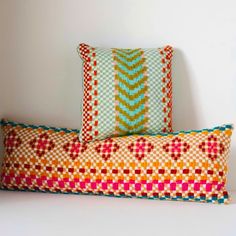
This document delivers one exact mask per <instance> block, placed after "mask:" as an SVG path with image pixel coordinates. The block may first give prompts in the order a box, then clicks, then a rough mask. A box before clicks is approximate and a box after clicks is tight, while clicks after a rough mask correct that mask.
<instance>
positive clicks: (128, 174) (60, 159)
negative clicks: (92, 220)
mask: <svg viewBox="0 0 236 236" xmlns="http://www.w3.org/2000/svg"><path fill="white" fill-rule="evenodd" d="M2 129H3V134H4V147H5V155H4V159H3V164H2V173H1V187H2V188H3V189H9V190H31V191H50V192H62V193H84V194H89V193H92V194H102V195H109V196H118V197H119V196H126V197H141V198H151V199H161V200H164V199H167V200H184V201H199V202H213V203H228V201H229V197H228V193H227V191H226V189H225V183H226V174H227V159H228V154H229V146H230V137H231V133H232V126H231V125H224V126H221V127H216V128H213V129H205V130H195V131H194V130H193V131H187V132H178V133H170V134H165V133H159V134H157V135H153V136H147V135H130V136H125V137H116V138H109V139H105V140H102V141H95V142H90V143H81V142H79V140H78V131H76V130H69V129H60V128H51V127H44V126H39V127H38V126H32V125H25V124H18V123H14V122H8V121H3V122H2Z"/></svg>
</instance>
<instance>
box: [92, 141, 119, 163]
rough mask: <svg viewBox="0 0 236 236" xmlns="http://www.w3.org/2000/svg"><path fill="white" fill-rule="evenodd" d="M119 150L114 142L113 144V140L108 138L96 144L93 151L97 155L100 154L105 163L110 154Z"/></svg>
mask: <svg viewBox="0 0 236 236" xmlns="http://www.w3.org/2000/svg"><path fill="white" fill-rule="evenodd" d="M119 148H120V146H119V145H118V144H117V143H116V142H114V140H113V139H111V138H110V139H106V140H104V142H102V143H100V144H98V145H97V146H96V147H95V150H96V152H97V153H100V154H101V156H102V158H103V159H104V160H105V161H107V160H108V159H109V158H110V157H111V154H112V153H115V152H117V151H118V149H119Z"/></svg>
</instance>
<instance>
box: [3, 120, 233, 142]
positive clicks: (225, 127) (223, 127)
mask: <svg viewBox="0 0 236 236" xmlns="http://www.w3.org/2000/svg"><path fill="white" fill-rule="evenodd" d="M7 125H12V126H13V127H16V126H19V127H22V128H31V129H40V128H41V129H45V130H53V131H55V132H65V133H79V132H80V130H79V129H68V128H58V127H52V126H45V125H30V124H25V123H19V122H14V121H9V120H6V119H2V120H1V121H0V126H3V127H4V126H7ZM233 129H234V126H233V124H223V125H218V126H215V127H213V128H210V129H198V130H196V129H191V130H180V131H176V132H170V133H163V132H158V133H156V134H130V135H126V136H132V135H134V136H136V135H139V136H158V135H161V136H169V135H179V134H189V133H202V132H212V131H214V130H221V131H225V130H233ZM113 138H116V137H113ZM107 139H109V138H107Z"/></svg>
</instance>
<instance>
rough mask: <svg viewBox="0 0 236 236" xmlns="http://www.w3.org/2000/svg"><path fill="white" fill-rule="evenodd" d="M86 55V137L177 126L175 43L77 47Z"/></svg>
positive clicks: (83, 135)
mask: <svg viewBox="0 0 236 236" xmlns="http://www.w3.org/2000/svg"><path fill="white" fill-rule="evenodd" d="M78 52H79V55H80V56H81V58H82V60H83V88H84V96H83V112H82V129H81V133H80V141H81V142H89V141H94V140H101V139H105V138H107V137H115V136H121V135H127V134H143V133H146V134H152V133H157V132H171V131H172V120H171V119H172V80H171V59H172V53H173V49H172V47H170V46H166V47H163V48H156V49H140V48H138V49H117V48H114V49H103V48H94V47H91V46H89V45H86V44H80V45H79V47H78Z"/></svg>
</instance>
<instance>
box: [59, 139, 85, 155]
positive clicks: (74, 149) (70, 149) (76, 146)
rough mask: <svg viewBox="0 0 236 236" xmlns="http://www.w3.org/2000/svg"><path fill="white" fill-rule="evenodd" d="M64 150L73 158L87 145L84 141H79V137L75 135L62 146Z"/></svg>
mask: <svg viewBox="0 0 236 236" xmlns="http://www.w3.org/2000/svg"><path fill="white" fill-rule="evenodd" d="M63 149H64V150H65V152H67V153H68V154H69V155H70V157H71V158H72V160H75V159H76V158H77V157H78V156H79V154H80V153H83V152H84V151H85V150H86V149H87V145H86V144H85V143H80V142H79V138H78V137H76V138H74V139H72V141H71V142H68V143H66V144H65V145H64V146H63Z"/></svg>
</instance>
